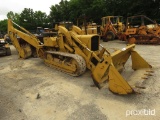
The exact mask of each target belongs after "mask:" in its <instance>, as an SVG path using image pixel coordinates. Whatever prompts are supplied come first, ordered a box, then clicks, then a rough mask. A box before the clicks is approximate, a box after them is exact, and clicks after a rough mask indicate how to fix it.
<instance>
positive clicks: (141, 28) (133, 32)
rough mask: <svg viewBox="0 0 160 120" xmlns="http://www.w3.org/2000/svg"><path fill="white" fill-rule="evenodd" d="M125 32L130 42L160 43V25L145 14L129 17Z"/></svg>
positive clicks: (124, 38)
mask: <svg viewBox="0 0 160 120" xmlns="http://www.w3.org/2000/svg"><path fill="white" fill-rule="evenodd" d="M124 34H125V37H122V38H123V39H121V40H125V41H127V43H128V44H160V25H158V24H157V23H156V22H155V21H153V20H151V19H150V18H148V17H146V16H145V15H137V16H131V17H128V18H127V22H126V31H125V33H124Z"/></svg>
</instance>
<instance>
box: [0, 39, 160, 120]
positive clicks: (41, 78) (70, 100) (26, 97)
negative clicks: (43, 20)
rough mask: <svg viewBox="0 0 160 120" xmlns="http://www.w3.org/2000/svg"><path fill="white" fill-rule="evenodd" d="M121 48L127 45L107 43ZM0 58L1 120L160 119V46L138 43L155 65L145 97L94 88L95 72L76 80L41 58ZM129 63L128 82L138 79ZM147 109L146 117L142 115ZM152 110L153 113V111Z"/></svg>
mask: <svg viewBox="0 0 160 120" xmlns="http://www.w3.org/2000/svg"><path fill="white" fill-rule="evenodd" d="M102 45H103V46H104V47H106V48H107V49H108V50H111V51H113V49H112V48H118V49H122V48H123V47H125V46H126V45H125V43H124V42H123V41H117V40H116V41H110V42H106V43H104V42H103V43H102ZM11 50H12V55H11V56H4V57H0V120H138V119H139V120H151V119H152V120H160V61H159V60H160V55H159V53H160V47H159V46H158V45H136V48H135V50H136V51H137V52H138V53H139V54H140V55H141V56H143V57H144V58H145V60H146V61H148V62H149V63H150V64H151V65H152V66H153V69H152V70H153V71H154V73H152V74H153V76H150V77H149V78H148V79H147V80H145V82H144V85H145V87H146V88H145V89H143V90H141V91H140V92H141V94H131V95H125V96H124V95H116V94H113V93H111V92H110V91H109V90H108V89H107V88H104V89H101V90H99V89H97V88H96V87H93V81H92V78H91V72H90V71H89V70H88V71H86V73H85V74H83V75H82V76H80V77H72V76H69V75H67V74H65V73H61V72H59V71H56V70H54V69H52V68H50V67H47V66H46V65H45V64H44V63H43V60H41V59H39V58H30V59H26V60H23V59H18V54H17V52H16V50H15V48H14V47H13V46H12V45H11ZM130 67H131V62H127V64H126V67H125V71H124V73H122V74H123V75H124V77H125V78H127V79H129V78H130V77H131V76H132V79H136V80H141V78H134V77H133V76H136V75H134V74H132V72H130V71H131V68H130ZM144 110H146V111H145V113H143V112H144ZM147 110H148V111H150V113H149V112H148V111H147Z"/></svg>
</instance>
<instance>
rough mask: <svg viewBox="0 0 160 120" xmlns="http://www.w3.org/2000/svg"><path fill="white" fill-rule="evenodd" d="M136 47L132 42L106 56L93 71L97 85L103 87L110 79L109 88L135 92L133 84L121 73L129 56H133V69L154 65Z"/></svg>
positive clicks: (115, 90) (120, 91) (122, 92)
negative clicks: (135, 49)
mask: <svg viewBox="0 0 160 120" xmlns="http://www.w3.org/2000/svg"><path fill="white" fill-rule="evenodd" d="M134 47H135V44H132V45H129V46H127V47H126V48H123V49H121V50H118V51H116V52H114V53H113V54H111V55H110V56H104V60H103V62H100V63H98V65H97V66H96V68H95V69H94V71H93V72H92V78H93V81H94V83H95V85H96V86H98V87H99V88H101V87H103V86H104V84H105V83H106V80H108V82H109V83H108V87H109V90H111V91H112V92H113V93H118V94H129V93H134V92H135V91H134V89H133V85H130V84H129V83H128V81H126V80H125V79H124V78H123V76H122V75H121V74H120V73H121V72H122V71H123V68H124V65H125V63H126V62H127V60H128V59H129V57H130V56H131V59H132V69H133V70H138V69H143V68H151V67H152V66H151V65H149V64H148V63H147V62H146V61H145V60H144V59H143V58H142V57H141V56H140V55H139V54H138V53H137V52H136V51H134Z"/></svg>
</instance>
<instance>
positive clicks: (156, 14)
mask: <svg viewBox="0 0 160 120" xmlns="http://www.w3.org/2000/svg"><path fill="white" fill-rule="evenodd" d="M108 15H111V16H112V15H113V16H118V15H120V16H123V17H124V19H126V18H127V17H128V16H133V15H146V16H147V17H149V18H151V19H153V20H156V21H157V22H160V1H159V0H147V2H146V0H70V1H67V0H61V2H59V4H56V5H51V7H50V14H49V15H47V14H46V13H44V12H42V11H33V9H30V8H24V10H23V11H22V12H21V13H20V14H19V13H14V12H13V11H10V12H8V14H7V18H10V19H12V20H13V21H14V22H16V23H17V24H19V25H20V26H23V27H24V28H26V29H27V30H32V29H36V27H53V26H52V23H54V22H60V21H72V22H73V23H74V24H76V22H77V20H81V19H86V21H88V22H91V21H94V22H96V23H97V24H101V18H102V17H103V16H108ZM0 31H7V20H1V21H0Z"/></svg>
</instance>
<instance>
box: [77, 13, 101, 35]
mask: <svg viewBox="0 0 160 120" xmlns="http://www.w3.org/2000/svg"><path fill="white" fill-rule="evenodd" d="M77 27H79V28H80V29H82V34H83V35H84V34H86V35H88V34H98V30H99V29H100V26H99V25H97V24H96V23H94V22H87V17H86V16H81V17H79V18H78V19H77Z"/></svg>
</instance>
